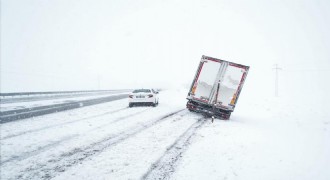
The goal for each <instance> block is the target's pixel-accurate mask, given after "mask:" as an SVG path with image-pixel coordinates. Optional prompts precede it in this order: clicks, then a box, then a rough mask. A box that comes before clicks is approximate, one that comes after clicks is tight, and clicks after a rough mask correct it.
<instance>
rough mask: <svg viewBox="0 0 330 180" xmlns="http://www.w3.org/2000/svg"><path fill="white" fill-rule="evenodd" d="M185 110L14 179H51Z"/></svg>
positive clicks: (32, 167) (29, 168)
mask: <svg viewBox="0 0 330 180" xmlns="http://www.w3.org/2000/svg"><path fill="white" fill-rule="evenodd" d="M184 110H185V109H181V110H179V111H175V112H172V113H169V114H167V115H164V116H163V117H161V118H158V119H154V120H151V121H149V122H146V123H143V124H140V123H139V124H137V125H136V126H135V127H134V128H132V129H131V130H124V131H122V132H120V133H118V134H116V135H112V136H110V137H107V138H104V139H102V140H100V141H98V142H95V143H92V144H90V145H88V146H86V147H80V148H75V149H73V150H71V151H70V152H66V153H63V154H61V155H60V156H59V158H57V159H50V160H48V161H47V162H46V163H37V164H34V165H32V166H30V167H28V168H27V169H25V170H23V171H21V174H19V175H17V176H16V177H15V178H14V179H51V178H53V177H55V176H56V174H58V173H61V172H64V171H66V170H67V169H69V168H70V167H71V166H74V165H76V164H78V163H80V162H82V161H83V160H85V159H86V158H89V157H91V156H94V155H96V154H99V153H101V152H102V151H104V150H105V149H107V148H109V147H110V146H113V145H116V144H118V143H120V142H122V141H124V140H126V139H128V138H130V137H132V136H134V135H136V134H138V133H140V132H142V131H144V130H146V129H148V128H150V127H152V126H155V125H156V124H158V123H160V122H162V121H164V120H167V119H168V118H169V117H172V116H174V115H176V114H178V113H180V112H182V111H184Z"/></svg>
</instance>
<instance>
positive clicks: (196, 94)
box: [187, 56, 250, 122]
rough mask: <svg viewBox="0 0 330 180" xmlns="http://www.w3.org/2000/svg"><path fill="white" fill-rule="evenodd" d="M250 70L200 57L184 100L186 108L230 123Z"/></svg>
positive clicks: (243, 66) (230, 63)
mask: <svg viewBox="0 0 330 180" xmlns="http://www.w3.org/2000/svg"><path fill="white" fill-rule="evenodd" d="M249 68H250V67H249V66H245V65H241V64H237V63H233V62H229V61H225V60H221V59H216V58H213V57H208V56H202V59H201V61H200V63H199V66H198V68H197V71H196V74H195V78H194V80H193V82H192V84H191V87H190V89H189V92H188V96H187V100H188V102H187V108H188V109H189V110H190V111H193V112H198V113H202V114H204V115H205V116H208V117H212V122H213V120H214V118H219V119H223V120H229V118H230V115H231V113H232V112H233V111H234V109H235V106H236V103H237V100H238V97H239V95H240V93H241V91H242V88H243V85H244V82H245V79H246V76H247V74H248V72H249Z"/></svg>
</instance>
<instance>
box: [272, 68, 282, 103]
mask: <svg viewBox="0 0 330 180" xmlns="http://www.w3.org/2000/svg"><path fill="white" fill-rule="evenodd" d="M273 69H275V97H278V71H279V70H282V68H280V67H278V64H275V67H274V68H273Z"/></svg>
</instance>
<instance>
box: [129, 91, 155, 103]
mask: <svg viewBox="0 0 330 180" xmlns="http://www.w3.org/2000/svg"><path fill="white" fill-rule="evenodd" d="M128 99H129V100H128V105H129V107H132V106H133V105H138V104H140V105H152V106H157V105H158V91H155V90H154V89H136V90H134V91H133V92H132V93H130V94H129V96H128Z"/></svg>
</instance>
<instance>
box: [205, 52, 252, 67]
mask: <svg viewBox="0 0 330 180" xmlns="http://www.w3.org/2000/svg"><path fill="white" fill-rule="evenodd" d="M202 59H207V60H211V61H216V62H228V63H229V65H231V66H236V67H241V68H243V67H244V68H250V66H246V65H242V64H238V63H234V62H231V61H227V60H223V59H218V58H214V57H210V56H205V55H203V56H202Z"/></svg>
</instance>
